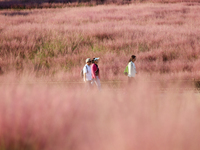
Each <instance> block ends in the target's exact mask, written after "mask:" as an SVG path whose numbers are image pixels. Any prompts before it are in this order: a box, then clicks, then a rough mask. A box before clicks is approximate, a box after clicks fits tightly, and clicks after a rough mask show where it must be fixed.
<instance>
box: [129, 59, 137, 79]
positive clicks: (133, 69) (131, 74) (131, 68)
mask: <svg viewBox="0 0 200 150" xmlns="http://www.w3.org/2000/svg"><path fill="white" fill-rule="evenodd" d="M136 73H137V71H136V67H135V64H134V63H133V62H132V61H131V62H129V63H128V77H135V74H136Z"/></svg>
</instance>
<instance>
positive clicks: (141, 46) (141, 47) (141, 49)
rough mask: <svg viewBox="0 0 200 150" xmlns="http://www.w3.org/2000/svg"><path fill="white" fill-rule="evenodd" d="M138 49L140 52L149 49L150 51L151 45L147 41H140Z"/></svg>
mask: <svg viewBox="0 0 200 150" xmlns="http://www.w3.org/2000/svg"><path fill="white" fill-rule="evenodd" d="M138 50H139V52H147V51H149V47H148V45H147V44H146V43H145V42H144V43H139V44H138Z"/></svg>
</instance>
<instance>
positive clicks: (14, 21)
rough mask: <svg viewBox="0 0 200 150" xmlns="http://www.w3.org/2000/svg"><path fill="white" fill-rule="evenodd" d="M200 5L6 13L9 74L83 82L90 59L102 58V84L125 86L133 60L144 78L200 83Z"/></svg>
mask: <svg viewBox="0 0 200 150" xmlns="http://www.w3.org/2000/svg"><path fill="white" fill-rule="evenodd" d="M199 12H200V6H199V5H187V4H185V3H177V4H152V3H145V4H131V5H123V6H114V5H108V6H95V7H80V8H68V7H67V8H62V9H32V10H21V11H16V10H1V11H0V50H1V53H0V66H2V69H3V70H4V72H5V73H10V72H16V73H17V74H26V73H29V74H35V75H36V76H37V77H40V76H44V75H45V76H51V77H52V76H55V75H56V74H57V73H60V72H63V74H65V75H66V76H70V77H71V78H73V80H78V78H77V77H78V76H79V73H80V70H81V69H82V67H83V65H84V64H85V59H86V58H87V57H90V58H93V57H100V58H101V61H100V68H101V70H102V71H101V72H102V79H103V80H121V79H122V78H123V71H124V69H125V67H126V65H127V63H128V60H129V57H130V56H131V55H132V54H135V55H136V56H137V61H136V67H137V70H138V71H140V73H147V74H150V75H154V73H155V74H161V75H164V76H165V75H169V76H172V77H173V78H179V77H180V74H182V75H181V76H182V77H181V78H183V79H187V78H188V74H190V76H189V79H194V78H195V79H199V78H200V77H199V69H200V67H199V66H200V61H199V55H200V49H199V48H200V45H199V43H200V42H199V40H200V30H199V25H200V22H199V20H200V19H199V18H200V15H199V14H200V13H199Z"/></svg>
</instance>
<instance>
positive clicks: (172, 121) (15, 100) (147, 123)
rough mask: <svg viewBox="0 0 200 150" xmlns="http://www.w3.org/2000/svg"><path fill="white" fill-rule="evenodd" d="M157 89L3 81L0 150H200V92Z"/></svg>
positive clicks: (0, 88) (141, 84)
mask: <svg viewBox="0 0 200 150" xmlns="http://www.w3.org/2000/svg"><path fill="white" fill-rule="evenodd" d="M158 87H159V86H157V85H156V84H154V85H152V84H148V83H147V82H143V81H140V80H138V82H137V84H134V85H132V86H127V87H124V90H117V91H116V90H102V91H101V92H98V91H95V90H94V91H90V92H86V91H85V89H80V88H78V87H77V88H72V89H69V88H67V87H65V86H60V87H59V86H49V85H36V84H35V85H20V84H19V85H8V84H7V85H1V86H0V149H1V150H63V149H72V150H90V149H91V150H94V149H95V150H102V149H103V150H124V149H125V150H132V149H137V150H169V149H170V150H188V149H189V150H198V149H199V148H200V143H199V140H200V132H199V126H200V119H199V114H200V102H199V98H200V96H199V95H198V94H195V93H194V92H192V91H184V92H181V91H176V92H175V91H173V90H169V91H165V92H159V91H157V88H158ZM174 87H175V86H174Z"/></svg>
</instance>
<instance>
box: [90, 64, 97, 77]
mask: <svg viewBox="0 0 200 150" xmlns="http://www.w3.org/2000/svg"><path fill="white" fill-rule="evenodd" d="M91 71H92V78H94V79H95V78H96V75H95V71H96V65H94V64H93V65H92V66H91Z"/></svg>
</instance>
